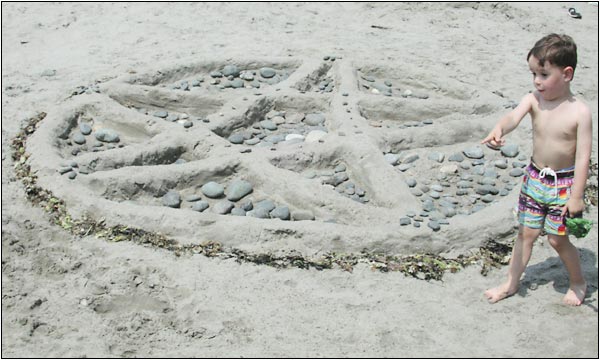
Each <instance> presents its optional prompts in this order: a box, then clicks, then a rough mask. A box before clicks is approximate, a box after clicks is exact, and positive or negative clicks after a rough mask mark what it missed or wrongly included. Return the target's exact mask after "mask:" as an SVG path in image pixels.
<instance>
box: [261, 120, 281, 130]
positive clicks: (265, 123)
mask: <svg viewBox="0 0 600 360" xmlns="http://www.w3.org/2000/svg"><path fill="white" fill-rule="evenodd" d="M258 124H259V125H260V127H261V128H263V129H267V130H271V131H274V130H277V125H275V123H274V122H273V121H271V120H263V121H261V122H259V123H258Z"/></svg>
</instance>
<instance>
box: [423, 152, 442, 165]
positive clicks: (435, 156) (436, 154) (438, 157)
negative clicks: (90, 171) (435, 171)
mask: <svg viewBox="0 0 600 360" xmlns="http://www.w3.org/2000/svg"><path fill="white" fill-rule="evenodd" d="M445 158H446V155H444V154H442V153H441V152H437V151H434V152H431V153H429V155H427V159H429V160H432V161H437V162H439V163H441V162H444V159H445Z"/></svg>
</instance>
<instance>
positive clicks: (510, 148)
mask: <svg viewBox="0 0 600 360" xmlns="http://www.w3.org/2000/svg"><path fill="white" fill-rule="evenodd" d="M500 153H502V155H504V156H506V157H510V158H513V157H516V156H517V155H519V145H517V144H506V145H504V146H502V147H501V148H500Z"/></svg>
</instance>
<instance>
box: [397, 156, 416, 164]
mask: <svg viewBox="0 0 600 360" xmlns="http://www.w3.org/2000/svg"><path fill="white" fill-rule="evenodd" d="M418 159H419V155H418V154H406V155H404V156H402V157H401V161H402V163H403V164H410V163H413V162H415V161H417V160H418Z"/></svg>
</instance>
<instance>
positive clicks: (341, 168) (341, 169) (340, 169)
mask: <svg viewBox="0 0 600 360" xmlns="http://www.w3.org/2000/svg"><path fill="white" fill-rule="evenodd" d="M333 171H335V172H336V173H339V172H344V171H346V165H344V164H339V165H338V166H336V167H335V169H334V170H333Z"/></svg>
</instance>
